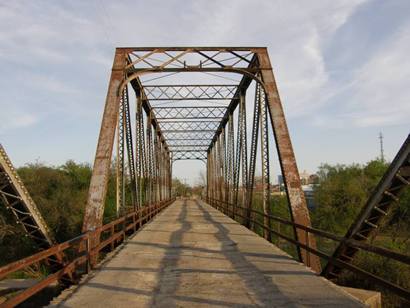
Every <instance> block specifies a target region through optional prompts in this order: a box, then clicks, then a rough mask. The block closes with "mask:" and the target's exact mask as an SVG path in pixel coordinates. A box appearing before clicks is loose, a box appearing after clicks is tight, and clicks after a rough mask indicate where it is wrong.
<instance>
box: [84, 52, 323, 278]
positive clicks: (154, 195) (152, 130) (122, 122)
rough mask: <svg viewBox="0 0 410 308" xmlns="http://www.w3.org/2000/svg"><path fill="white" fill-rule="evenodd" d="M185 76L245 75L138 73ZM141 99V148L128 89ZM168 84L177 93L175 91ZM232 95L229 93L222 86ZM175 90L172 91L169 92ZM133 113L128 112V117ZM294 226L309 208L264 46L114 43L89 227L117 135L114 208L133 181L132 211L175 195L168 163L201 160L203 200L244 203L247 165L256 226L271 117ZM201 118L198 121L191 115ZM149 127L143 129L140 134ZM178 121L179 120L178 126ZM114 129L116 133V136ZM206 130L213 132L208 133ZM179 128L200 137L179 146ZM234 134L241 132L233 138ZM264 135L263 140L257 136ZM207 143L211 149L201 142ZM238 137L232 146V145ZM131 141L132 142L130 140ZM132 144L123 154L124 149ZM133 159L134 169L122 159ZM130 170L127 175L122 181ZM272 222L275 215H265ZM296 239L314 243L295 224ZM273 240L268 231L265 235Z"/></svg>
mask: <svg viewBox="0 0 410 308" xmlns="http://www.w3.org/2000/svg"><path fill="white" fill-rule="evenodd" d="M181 72H203V73H208V74H214V73H220V72H222V73H233V74H239V75H240V76H241V80H240V82H239V83H238V84H237V85H236V86H235V85H219V84H206V85H202V84H200V85H194V84H183V85H180V84H177V85H156V86H150V85H148V86H146V85H143V83H142V81H141V78H142V77H143V76H146V75H147V74H164V73H166V74H173V73H181ZM252 81H255V82H256V95H255V102H254V119H253V123H252V139H251V144H250V145H251V147H250V149H249V154H250V156H249V159H250V160H249V161H248V147H247V136H246V135H247V126H246V103H245V97H246V91H247V89H248V87H249V85H250V84H251V82H252ZM129 85H131V88H132V89H133V90H134V92H135V95H136V100H137V102H136V105H137V112H136V113H137V115H136V129H135V132H136V146H135V148H136V149H135V151H134V149H133V147H132V142H130V140H132V136H131V132H132V131H133V130H132V129H131V127H130V125H131V124H130V123H131V121H130V120H129V116H130V115H129V111H128V110H129V101H128V100H129V99H128V89H129V88H130V87H129ZM170 89H171V90H170ZM225 90H226V91H227V93H225V94H224V92H223V91H225ZM170 91H171V92H170ZM192 99H194V100H198V101H200V100H202V99H206V100H212V99H215V100H220V99H229V100H230V102H229V104H228V105H227V106H226V107H225V108H223V107H215V106H205V107H204V106H189V107H174V108H172V107H171V108H170V107H152V106H151V101H155V100H170V101H173V100H175V101H181V100H192ZM238 106H239V108H238V113H239V115H238V119H239V120H238V129H237V130H236V132H235V129H234V112H235V110H236V108H237V107H238ZM127 117H128V118H127ZM268 118H269V119H270V124H271V127H272V131H273V134H274V140H275V143H276V149H277V153H278V157H279V162H280V166H281V171H282V175H283V179H284V184H285V189H286V192H287V198H288V203H289V209H290V214H291V219H292V221H293V222H295V223H298V224H301V225H305V226H308V227H309V226H310V217H309V212H308V209H307V206H306V200H305V197H304V194H303V191H302V188H301V183H300V177H299V172H298V169H297V165H296V159H295V155H294V152H293V148H292V144H291V140H290V136H289V132H288V128H287V124H286V120H285V116H284V112H283V108H282V103H281V100H280V97H279V93H278V89H277V86H276V82H275V79H274V75H273V71H272V67H271V63H270V60H269V56H268V52H267V49H266V48H263V47H152V48H139V47H130V48H128V47H127V48H117V49H116V52H115V56H114V63H113V67H112V72H111V78H110V82H109V86H108V93H107V97H106V103H105V108H104V115H103V119H102V124H101V130H100V135H99V139H98V145H97V150H96V155H95V161H94V168H93V174H92V178H91V184H90V190H89V195H88V201H87V206H86V209H85V216H84V224H83V231H89V230H93V229H95V228H98V227H99V226H101V224H102V218H103V212H104V204H105V198H106V193H107V185H108V178H109V172H110V166H111V160H112V152H113V149H114V144H115V140H117V164H116V170H117V172H116V175H117V176H116V177H117V210H118V212H120V210H121V208H124V207H125V203H126V201H125V194H124V191H125V189H126V187H127V186H130V187H131V191H132V193H131V196H132V198H131V202H132V206H133V207H134V209H137V208H139V207H142V206H144V205H147V204H152V203H155V202H160V201H163V200H165V199H169V198H170V197H171V182H172V163H173V162H174V161H176V160H181V159H200V160H203V161H205V162H206V164H207V196H208V197H211V198H214V199H220V200H223V201H226V202H233V201H235V203H237V202H238V194H239V177H240V176H239V173H240V171H241V170H242V172H241V173H242V175H241V182H242V186H243V188H244V189H243V190H244V193H243V196H242V200H243V201H244V202H245V204H246V207H247V209H248V210H247V213H246V217H247V221H246V222H245V224H247V225H249V224H250V218H251V208H252V200H253V197H252V196H253V186H254V181H255V169H256V162H257V157H256V155H257V152H258V151H257V147H258V143H259V140H260V144H261V154H262V155H261V163H262V168H261V169H262V182H263V185H262V186H263V198H262V199H263V209H264V212H265V213H266V214H268V215H269V214H270V181H269V178H270V168H269V165H270V162H269V143H268V140H269V136H268V134H269V127H268V126H269V121H268ZM181 120H185V121H187V120H189V121H191V123H190V124H185V123H184V125H189V126H190V127H191V128H192V126H194V125H203V124H192V123H193V122H195V123H198V121H215V120H218V121H219V125H217V127H214V129H209V130H206V129H203V130H201V129H195V128H193V129H190V130H186V129H180V128H175V126H173V128H174V129H172V128H171V129H164V130H162V126H163V125H165V126H166V125H168V126H172V125H173V124H166V122H167V121H181ZM194 120H195V121H194ZM144 123H145V131H144ZM180 127H181V126H180ZM116 131H117V135H116ZM207 133H208V134H207ZM179 134H183V135H184V137H186V139H187V140H188V139H189V140H190V141H192V142H194V143H193V144H191V145H190V146H187V147H183V148H179V147H178V146H177V145H175V144H174V143H173V142H170V141H168V137H169V139H170V140H172V139H178V136H179ZM235 135H236V137H235ZM259 135H260V136H259ZM204 140H208V141H209V144H208V146H207V147H204V146H203V145H197V143H198V142H199V143H200V142H204ZM235 141H236V146H235ZM125 145H126V146H125ZM126 147H127V150H125V148H126ZM125 153H127V156H128V169H129V170H128V171H127V170H125V169H126V165H127V164H126V163H125V155H126V154H125ZM126 175H128V176H129V179H128V180H125V177H126ZM266 223H269V220H266ZM294 231H295V237H296V239H297V240H298V241H300V242H302V243H305V244H307V245H308V246H309V247H313V248H315V247H316V243H315V239H314V237H313V236H308V235H307V234H306V233H305V232H301V231H300V230H297V229H294ZM265 237H266V238H267V239H269V237H270V233H269V232H265ZM298 254H299V258H300V260H301V261H303V262H304V263H305V264H306V265H308V266H310V267H311V268H312V269H314V270H315V271H317V272H319V271H320V262H319V258H318V257H316V256H315V255H310V253H309V252H307V251H306V250H304V249H300V248H298Z"/></svg>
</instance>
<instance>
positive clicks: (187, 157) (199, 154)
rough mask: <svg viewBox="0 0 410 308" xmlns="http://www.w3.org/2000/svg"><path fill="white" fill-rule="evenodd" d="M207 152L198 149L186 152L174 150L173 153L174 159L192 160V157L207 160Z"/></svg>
mask: <svg viewBox="0 0 410 308" xmlns="http://www.w3.org/2000/svg"><path fill="white" fill-rule="evenodd" d="M206 158H207V157H206V152H197V151H191V152H189V151H186V152H174V153H173V154H172V160H173V161H175V160H190V159H198V160H206Z"/></svg>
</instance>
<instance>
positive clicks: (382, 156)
mask: <svg viewBox="0 0 410 308" xmlns="http://www.w3.org/2000/svg"><path fill="white" fill-rule="evenodd" d="M379 140H380V159H381V160H382V162H384V149H383V134H382V133H381V132H380V133H379Z"/></svg>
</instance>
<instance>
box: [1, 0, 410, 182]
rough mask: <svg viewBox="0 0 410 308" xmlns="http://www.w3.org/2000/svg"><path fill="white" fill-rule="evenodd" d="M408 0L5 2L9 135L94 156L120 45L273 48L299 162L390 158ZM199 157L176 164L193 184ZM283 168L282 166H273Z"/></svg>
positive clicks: (16, 153) (22, 157) (12, 143)
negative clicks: (381, 145) (383, 155)
mask: <svg viewBox="0 0 410 308" xmlns="http://www.w3.org/2000/svg"><path fill="white" fill-rule="evenodd" d="M409 13H410V2H409V1H407V0H402V1H400V0H397V1H396V0H394V1H381V0H346V1H341V0H333V1H328V0H323V1H319V0H317V1H268V0H266V1H249V0H248V1H241V0H235V1H227V0H225V1H213V0H206V1H182V0H180V1H176V0H169V1H108V0H91V1H3V2H2V3H0V65H1V68H2V74H1V75H0V89H1V91H0V142H1V143H2V144H3V145H4V147H5V148H6V150H7V151H8V153H9V154H10V156H11V158H12V160H13V162H14V163H15V164H16V165H18V166H20V165H24V164H25V163H28V162H33V161H35V160H39V161H41V162H45V163H47V164H52V165H58V164H61V163H63V162H65V161H66V160H68V159H74V160H76V161H79V162H92V161H93V156H94V152H95V147H96V142H97V136H98V131H99V127H100V121H101V116H102V110H103V104H104V98H105V95H106V90H107V83H108V78H109V72H110V69H111V64H112V57H113V52H114V48H115V47H116V46H167V45H168V46H178V45H182V46H187V45H195V46H224V45H226V46H267V47H268V48H269V53H270V57H271V62H272V65H273V68H274V73H275V75H276V79H277V82H278V86H279V91H280V94H281V98H282V102H283V105H284V108H285V113H286V116H287V119H288V125H289V129H290V133H291V137H292V142H293V145H294V149H295V153H296V157H297V161H298V165H299V169H301V170H307V171H310V172H314V171H315V170H316V169H317V167H318V166H319V165H320V164H321V163H323V162H328V163H351V162H360V163H363V162H366V161H369V160H371V159H373V158H375V157H376V156H377V155H378V154H379V144H378V134H379V132H380V131H381V132H383V134H384V136H385V139H384V142H385V152H386V156H387V158H388V159H392V158H393V157H394V155H395V153H396V151H397V150H398V148H399V147H400V145H401V143H402V142H403V141H404V139H405V137H406V136H407V135H408V134H409V131H410V130H409V128H410V125H409V120H408V118H409V115H410V61H409V58H408V53H409V50H410V19H409V18H408V15H409ZM201 168H203V164H202V163H200V162H183V163H182V162H181V163H178V164H177V165H175V169H174V170H175V175H176V176H178V177H180V178H187V180H188V181H189V182H195V180H196V179H197V177H198V173H199V170H200V169H201ZM273 173H275V174H277V173H279V171H278V170H274V172H273Z"/></svg>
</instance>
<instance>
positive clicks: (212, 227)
mask: <svg viewBox="0 0 410 308" xmlns="http://www.w3.org/2000/svg"><path fill="white" fill-rule="evenodd" d="M52 306H60V307H81V306H84V307H95V306H104V307H123V306H130V307H201V306H202V307H209V306H217V307H218V306H219V307H233V306H234V307H255V306H259V307H261V306H262V307H302V306H303V307H317V306H320V307H335V306H336V307H361V306H363V305H362V304H361V303H360V302H358V301H357V300H356V299H355V298H353V297H351V296H350V295H349V294H347V293H345V292H344V291H342V290H341V289H340V288H338V287H337V286H335V285H333V284H332V283H330V282H329V281H327V280H325V279H323V278H321V277H318V276H317V275H316V274H314V273H313V272H312V271H310V270H309V269H308V268H306V267H305V266H303V265H302V264H300V263H298V262H296V261H294V260H293V259H292V258H291V257H289V256H288V255H287V254H285V253H284V252H282V251H281V250H280V249H278V248H277V247H276V246H274V245H272V244H270V243H269V242H267V241H265V240H264V239H263V238H261V237H259V236H257V235H256V234H254V233H252V232H251V231H249V230H248V229H246V228H245V227H243V226H241V225H240V224H238V223H236V222H235V221H233V220H232V219H230V218H229V217H227V216H225V215H223V214H222V213H220V212H219V211H217V210H215V209H213V208H212V207H210V206H209V205H207V204H206V203H204V202H202V201H195V200H188V201H182V200H178V201H176V202H174V203H173V204H172V205H171V206H170V207H168V208H167V209H166V210H164V211H163V212H162V213H161V214H160V215H158V216H157V217H156V218H155V219H154V220H153V221H152V222H151V223H149V224H148V225H146V226H145V227H144V228H143V229H142V230H141V231H139V232H138V233H137V234H136V235H135V236H134V237H132V238H130V239H129V241H127V243H126V244H125V245H124V246H123V247H122V248H120V249H119V250H117V251H116V252H115V253H114V254H113V256H112V257H111V258H110V259H109V260H107V261H106V262H104V264H102V266H101V268H100V269H99V270H96V271H95V272H94V273H92V274H91V275H89V277H87V278H86V279H85V280H84V281H83V282H82V283H81V284H80V285H79V286H77V287H74V288H73V289H70V290H67V291H65V292H64V293H63V294H62V295H60V296H59V298H57V299H56V300H55V301H54V302H53V304H52Z"/></svg>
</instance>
